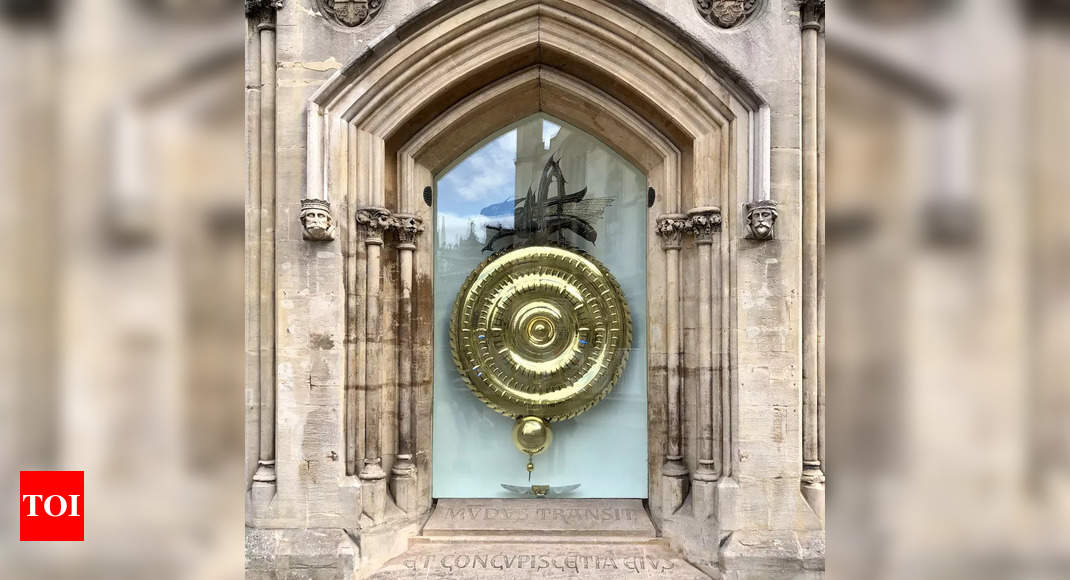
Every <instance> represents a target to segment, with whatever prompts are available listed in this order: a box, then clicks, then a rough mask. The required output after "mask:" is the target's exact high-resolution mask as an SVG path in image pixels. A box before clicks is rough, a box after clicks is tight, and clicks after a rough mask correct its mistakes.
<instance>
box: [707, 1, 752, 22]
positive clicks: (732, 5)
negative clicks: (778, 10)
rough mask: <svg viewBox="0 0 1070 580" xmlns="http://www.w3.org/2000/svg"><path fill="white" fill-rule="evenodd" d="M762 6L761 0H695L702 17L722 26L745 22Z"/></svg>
mask: <svg viewBox="0 0 1070 580" xmlns="http://www.w3.org/2000/svg"><path fill="white" fill-rule="evenodd" d="M760 7H761V0H695V8H697V9H698V11H699V13H700V14H702V17H703V18H705V19H706V20H708V21H709V22H711V23H713V24H716V25H717V26H719V27H721V28H732V27H734V26H739V25H740V24H743V22H744V21H746V20H747V18H749V17H750V16H751V15H752V14H754V13H755V12H757V11H758V8H760Z"/></svg>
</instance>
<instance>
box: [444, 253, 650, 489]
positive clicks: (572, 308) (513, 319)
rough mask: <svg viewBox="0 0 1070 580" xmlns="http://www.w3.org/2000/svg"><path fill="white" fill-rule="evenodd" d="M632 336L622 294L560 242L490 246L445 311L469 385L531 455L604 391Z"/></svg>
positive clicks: (620, 368) (596, 266)
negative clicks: (558, 424)
mask: <svg viewBox="0 0 1070 580" xmlns="http://www.w3.org/2000/svg"><path fill="white" fill-rule="evenodd" d="M631 342H632V321H631V313H630V312H629V310H628V303H627V302H626V301H625V299H624V293H623V292H622V291H621V289H620V285H619V284H618V283H617V281H616V279H614V278H613V276H612V275H611V274H610V273H609V271H608V270H607V269H606V267H605V266H603V265H602V264H601V263H600V262H598V261H597V260H596V259H594V258H593V257H591V256H589V255H587V254H584V253H581V252H577V251H573V250H570V249H567V248H562V247H558V246H529V247H525V248H520V249H515V250H511V251H507V252H504V253H499V254H495V255H494V256H491V257H490V258H488V259H486V260H485V261H483V263H482V264H480V265H479V266H478V267H477V268H476V269H475V270H473V271H472V273H471V274H470V275H469V276H468V278H467V280H465V282H464V284H463V285H462V286H461V290H460V292H459V293H458V295H457V300H456V302H455V303H454V306H453V313H452V316H451V318H450V350H451V352H452V355H453V362H454V364H455V365H456V366H457V370H458V371H459V372H460V374H461V377H462V378H463V379H464V382H465V384H467V385H468V387H469V388H470V389H471V390H472V392H473V393H474V394H475V395H476V397H478V398H479V399H480V400H481V401H483V402H484V403H485V404H487V406H489V407H490V408H492V409H494V410H495V411H497V412H499V413H501V414H503V415H505V416H507V417H512V418H515V419H517V422H516V425H515V426H514V427H513V443H514V444H515V445H516V447H517V449H519V450H520V451H521V452H522V453H525V454H527V455H528V466H527V468H528V478H529V480H530V476H531V471H532V470H534V468H535V466H534V464H533V461H532V458H533V457H534V456H535V455H536V454H538V453H541V452H542V451H544V450H545V449H546V448H547V446H549V445H550V441H551V439H552V438H553V435H552V432H551V431H550V423H551V422H554V421H561V420H565V419H570V418H573V417H575V416H577V415H579V414H581V413H583V412H584V411H587V410H588V409H590V408H591V407H593V406H594V405H596V404H597V403H598V402H599V401H601V400H602V399H604V398H605V397H606V395H608V394H609V392H610V390H612V389H613V386H614V385H615V384H616V383H617V381H618V380H619V379H620V376H621V374H622V373H623V372H624V367H625V364H626V363H627V360H628V350H629V348H630V347H631Z"/></svg>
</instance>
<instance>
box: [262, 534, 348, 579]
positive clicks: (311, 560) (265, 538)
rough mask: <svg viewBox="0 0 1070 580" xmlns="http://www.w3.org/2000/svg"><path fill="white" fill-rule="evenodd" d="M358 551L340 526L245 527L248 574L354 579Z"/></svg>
mask: <svg viewBox="0 0 1070 580" xmlns="http://www.w3.org/2000/svg"><path fill="white" fill-rule="evenodd" d="M359 553H360V551H359V548H358V547H357V544H356V543H355V542H354V541H353V539H352V538H350V537H349V535H348V534H346V532H345V531H344V530H342V529H341V528H311V529H278V528H275V529H265V528H249V527H247V528H245V571H246V577H253V578H255V577H258V576H264V577H276V575H281V576H282V577H285V576H286V574H287V573H289V572H292V573H293V574H295V575H297V576H300V577H330V578H352V577H354V574H355V573H356V570H357V567H358V556H359Z"/></svg>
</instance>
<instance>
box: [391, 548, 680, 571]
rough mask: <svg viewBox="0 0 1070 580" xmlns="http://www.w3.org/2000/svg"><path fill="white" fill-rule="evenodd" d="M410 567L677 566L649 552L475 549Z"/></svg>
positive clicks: (639, 568) (597, 568)
mask: <svg viewBox="0 0 1070 580" xmlns="http://www.w3.org/2000/svg"><path fill="white" fill-rule="evenodd" d="M405 567H406V568H408V569H409V570H432V569H435V568H439V569H441V570H444V571H446V573H447V574H452V573H453V572H455V571H462V570H517V571H520V570H524V571H533V572H542V571H544V570H546V571H556V572H566V573H570V574H577V575H582V574H584V573H585V572H590V571H608V570H616V571H619V572H621V573H635V574H640V573H650V572H654V573H666V574H669V573H671V571H672V570H673V568H675V567H676V562H674V561H673V560H672V559H668V558H657V557H653V556H648V555H635V556H614V555H612V554H606V555H591V554H568V555H565V556H549V555H545V554H506V553H489V552H488V553H471V554H446V555H444V556H438V555H425V556H418V557H416V558H410V559H407V560H405Z"/></svg>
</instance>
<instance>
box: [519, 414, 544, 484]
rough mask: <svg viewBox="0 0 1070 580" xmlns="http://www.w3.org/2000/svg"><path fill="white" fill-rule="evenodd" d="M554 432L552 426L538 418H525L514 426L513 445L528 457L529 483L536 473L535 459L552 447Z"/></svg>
mask: <svg viewBox="0 0 1070 580" xmlns="http://www.w3.org/2000/svg"><path fill="white" fill-rule="evenodd" d="M553 439H554V432H553V430H551V429H550V424H549V423H547V422H546V421H544V420H542V419H540V418H538V417H523V418H521V419H518V420H517V422H516V424H515V425H513V445H515V446H516V448H517V450H519V451H520V452H521V453H526V454H527V456H528V481H531V472H532V471H535V463H534V457H535V456H536V455H538V454H539V453H542V452H543V451H546V448H547V447H549V446H550V442H551V441H553Z"/></svg>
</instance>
